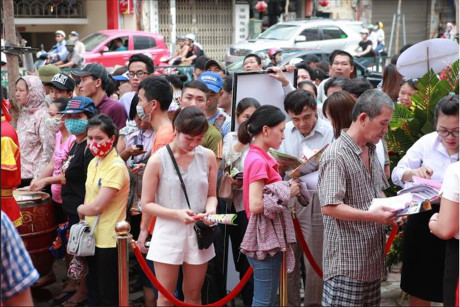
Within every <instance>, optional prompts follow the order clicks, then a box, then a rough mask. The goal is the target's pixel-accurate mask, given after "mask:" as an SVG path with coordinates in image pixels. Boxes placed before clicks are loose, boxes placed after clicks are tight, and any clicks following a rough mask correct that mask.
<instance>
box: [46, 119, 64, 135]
mask: <svg viewBox="0 0 460 307" xmlns="http://www.w3.org/2000/svg"><path fill="white" fill-rule="evenodd" d="M46 124H47V125H48V127H50V128H51V129H52V130H53V131H54V132H58V131H59V129H61V119H60V118H47V119H46Z"/></svg>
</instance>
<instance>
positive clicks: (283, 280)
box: [280, 252, 288, 306]
mask: <svg viewBox="0 0 460 307" xmlns="http://www.w3.org/2000/svg"><path fill="white" fill-rule="evenodd" d="M280 270H281V272H280V306H287V305H288V294H287V262H286V252H283V260H282V262H281V269H280Z"/></svg>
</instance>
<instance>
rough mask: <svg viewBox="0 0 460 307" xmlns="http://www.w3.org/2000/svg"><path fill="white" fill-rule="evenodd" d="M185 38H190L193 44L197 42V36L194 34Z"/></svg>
mask: <svg viewBox="0 0 460 307" xmlns="http://www.w3.org/2000/svg"><path fill="white" fill-rule="evenodd" d="M185 38H188V39H189V40H191V41H192V42H194V41H196V35H195V34H193V33H189V34H187V35H185Z"/></svg>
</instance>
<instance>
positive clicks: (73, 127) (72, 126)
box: [64, 119, 88, 135]
mask: <svg viewBox="0 0 460 307" xmlns="http://www.w3.org/2000/svg"><path fill="white" fill-rule="evenodd" d="M64 124H65V127H66V128H67V131H69V133H70V134H73V135H79V134H82V133H85V132H86V129H87V128H88V120H87V119H66V120H65V122H64Z"/></svg>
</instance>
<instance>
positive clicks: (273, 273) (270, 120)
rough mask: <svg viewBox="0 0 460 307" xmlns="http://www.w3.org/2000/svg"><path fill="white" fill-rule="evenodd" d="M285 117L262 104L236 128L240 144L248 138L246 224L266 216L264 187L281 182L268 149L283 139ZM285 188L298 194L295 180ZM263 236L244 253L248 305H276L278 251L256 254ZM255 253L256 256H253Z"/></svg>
mask: <svg viewBox="0 0 460 307" xmlns="http://www.w3.org/2000/svg"><path fill="white" fill-rule="evenodd" d="M285 119H286V116H285V115H284V114H283V112H281V110H280V109H278V108H277V107H275V106H271V105H264V106H262V107H260V108H258V109H257V110H256V111H255V112H254V113H253V114H252V115H251V117H249V119H248V120H247V121H245V122H244V123H243V124H242V125H241V126H240V128H239V130H238V140H239V141H240V142H241V143H242V144H248V143H251V141H252V143H251V145H250V149H249V152H248V155H247V156H246V160H245V162H244V171H243V203H244V207H245V210H246V213H247V215H248V218H249V219H250V224H251V220H252V219H253V218H261V217H262V218H265V219H269V217H267V216H266V212H264V210H265V209H266V208H265V199H264V187H265V186H267V185H269V184H272V183H274V182H278V181H281V176H280V175H279V174H278V164H277V163H276V161H275V160H274V159H273V158H272V157H271V156H269V155H268V150H269V149H270V148H273V149H278V148H279V147H280V145H281V142H282V141H283V139H284V128H285ZM286 189H289V190H288V191H287V193H286V194H287V195H288V196H290V197H292V196H294V195H297V194H298V193H299V185H298V183H296V182H295V183H293V184H291V186H290V187H289V188H288V187H286ZM287 199H289V197H287ZM283 201H284V200H283ZM264 213H265V214H264ZM265 222H266V224H269V223H273V222H272V220H266V221H265ZM249 234H250V235H251V236H252V235H253V233H252V231H251V229H250V227H249V225H248V230H247V231H246V234H245V238H244V239H243V243H242V251H243V253H244V252H245V250H247V246H245V241H246V239H248V238H247V236H248V235H249ZM263 239H266V240H270V239H271V236H270V235H267V236H264V237H263V238H260V237H259V238H258V246H252V247H251V249H252V250H256V252H255V253H250V255H251V256H249V255H248V260H249V263H250V264H251V266H252V267H253V268H254V297H253V301H252V306H274V305H277V304H276V302H275V299H276V294H277V289H278V283H279V274H280V264H281V259H282V253H281V252H280V251H277V252H276V253H265V251H262V250H260V253H259V251H257V248H258V247H260V246H262V245H264V244H265V243H268V242H263V241H262V240H263ZM252 241H253V240H252ZM243 246H244V248H243ZM247 254H248V253H247ZM255 254H257V255H259V256H256V257H253V256H254V255H255ZM260 255H263V256H260ZM256 258H257V259H256ZM262 258H263V259H262Z"/></svg>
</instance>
